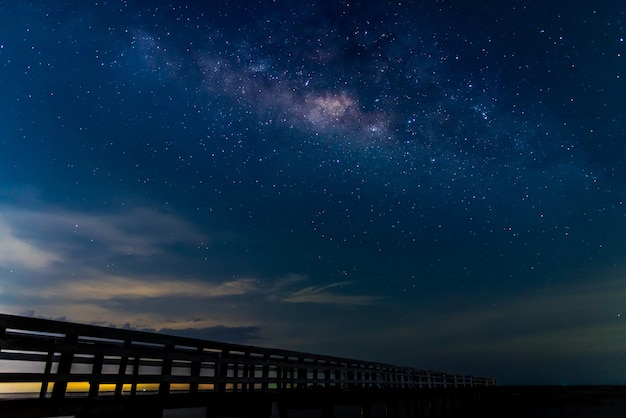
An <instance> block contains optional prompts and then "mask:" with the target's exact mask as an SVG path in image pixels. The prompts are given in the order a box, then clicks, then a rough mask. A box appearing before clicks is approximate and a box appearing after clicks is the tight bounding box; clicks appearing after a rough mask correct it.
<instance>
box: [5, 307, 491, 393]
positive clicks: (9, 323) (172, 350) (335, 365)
mask: <svg viewBox="0 0 626 418" xmlns="http://www.w3.org/2000/svg"><path fill="white" fill-rule="evenodd" d="M493 385H495V381H494V380H492V379H487V378H478V377H473V376H465V375H452V374H444V373H438V372H433V371H425V370H418V369H413V368H406V367H397V366H393V365H388V364H383V363H376V362H366V361H358V360H353V359H346V358H339V357H332V356H324V355H316V354H309V353H302V352H296V351H288V350H279V349H270V348H260V347H253V346H246V345H237V344H229V343H220V342H214V341H206V340H197V339H191V338H183V337H174V336H168V335H163V334H157V333H148V332H140V331H131V330H124V329H115V328H105V327H97V326H92V325H80V324H74V323H68V322H61V321H52V320H45V319H37V318H27V317H21V316H13V315H5V314H0V397H7V396H13V397H20V396H21V397H38V398H53V399H63V398H65V397H72V396H82V397H99V396H117V397H125V396H140V395H142V394H160V395H168V394H170V393H188V394H198V393H202V392H229V391H230V392H270V391H285V390H305V389H309V388H320V389H321V388H324V389H332V390H351V389H358V388H380V389H412V388H434V387H475V386H493Z"/></svg>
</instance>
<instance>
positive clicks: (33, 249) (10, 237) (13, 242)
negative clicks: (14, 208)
mask: <svg viewBox="0 0 626 418" xmlns="http://www.w3.org/2000/svg"><path fill="white" fill-rule="evenodd" d="M40 245H41V244H40V243H38V242H37V241H36V240H30V239H27V238H22V237H19V236H17V235H16V234H15V233H14V231H13V230H12V228H11V226H9V225H8V224H7V223H6V222H4V221H3V220H2V219H1V218H0V266H3V267H6V268H8V269H13V268H24V269H29V270H30V269H33V270H42V269H45V268H48V267H49V266H50V265H51V264H53V263H54V262H55V261H58V260H60V257H59V255H58V254H55V253H54V252H52V251H48V250H45V249H43V248H40Z"/></svg>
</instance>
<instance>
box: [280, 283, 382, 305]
mask: <svg viewBox="0 0 626 418" xmlns="http://www.w3.org/2000/svg"><path fill="white" fill-rule="evenodd" d="M350 284H351V282H337V283H331V284H328V285H325V286H309V287H305V288H304V289H300V290H298V291H295V292H292V293H290V294H288V295H287V296H285V297H283V298H282V301H283V302H289V303H320V304H325V305H359V306H368V305H373V304H375V303H377V302H379V301H380V298H379V297H377V296H370V295H349V294H343V293H339V292H333V291H331V289H336V288H340V289H342V288H343V287H344V286H347V285H350Z"/></svg>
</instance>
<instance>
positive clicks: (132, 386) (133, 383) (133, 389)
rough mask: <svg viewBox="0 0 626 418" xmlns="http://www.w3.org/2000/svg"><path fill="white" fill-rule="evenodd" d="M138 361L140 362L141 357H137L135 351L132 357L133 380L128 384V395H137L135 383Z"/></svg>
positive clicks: (136, 380) (137, 373) (137, 375)
mask: <svg viewBox="0 0 626 418" xmlns="http://www.w3.org/2000/svg"><path fill="white" fill-rule="evenodd" d="M140 363H141V358H140V357H139V353H135V358H133V382H132V384H131V385H130V396H135V395H137V383H138V381H139V365H140Z"/></svg>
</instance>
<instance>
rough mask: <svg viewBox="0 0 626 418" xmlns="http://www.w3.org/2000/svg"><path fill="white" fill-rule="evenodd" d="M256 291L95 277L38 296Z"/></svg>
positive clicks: (251, 285) (249, 286)
mask: <svg viewBox="0 0 626 418" xmlns="http://www.w3.org/2000/svg"><path fill="white" fill-rule="evenodd" d="M255 291H256V281H255V280H253V279H247V278H245V279H238V280H231V281H226V282H222V283H207V282H200V281H185V280H176V279H162V278H160V279H155V280H151V281H148V280H143V279H134V278H128V277H98V278H97V279H91V280H76V281H71V282H64V283H61V284H58V285H53V286H50V287H49V288H47V289H41V290H40V291H39V292H38V293H39V295H40V296H41V297H45V298H57V299H60V300H83V301H89V300H91V301H97V300H110V299H116V298H122V299H147V298H164V297H167V298H173V297H187V298H218V297H225V296H235V295H243V294H247V293H250V292H255Z"/></svg>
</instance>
